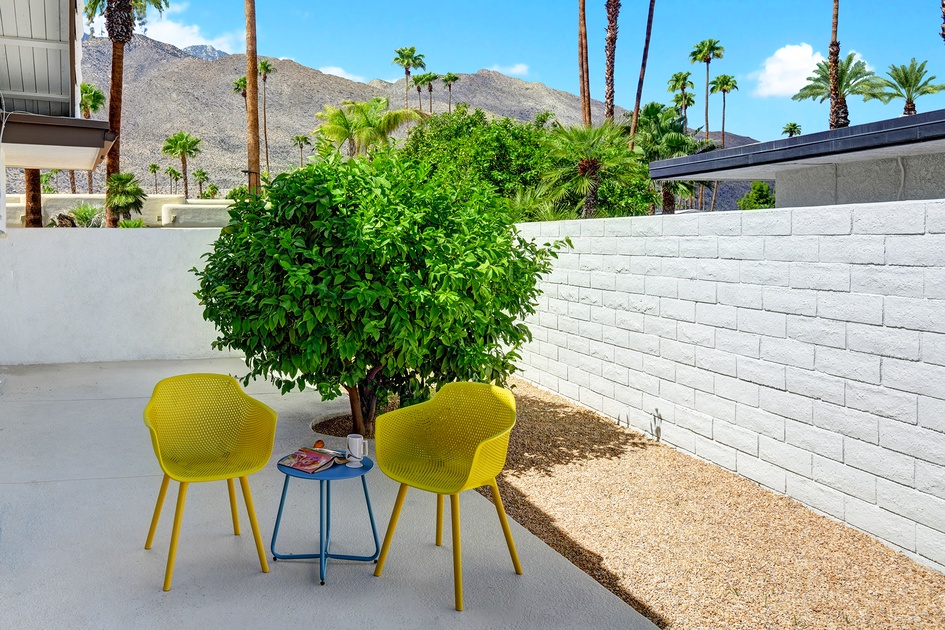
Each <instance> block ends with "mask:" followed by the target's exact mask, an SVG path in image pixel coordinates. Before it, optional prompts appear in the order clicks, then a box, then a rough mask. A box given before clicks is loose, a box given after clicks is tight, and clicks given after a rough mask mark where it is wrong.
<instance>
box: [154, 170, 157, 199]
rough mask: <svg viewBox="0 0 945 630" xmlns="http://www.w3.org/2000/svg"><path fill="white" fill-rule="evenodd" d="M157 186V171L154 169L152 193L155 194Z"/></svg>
mask: <svg viewBox="0 0 945 630" xmlns="http://www.w3.org/2000/svg"><path fill="white" fill-rule="evenodd" d="M157 186H158V184H157V171H155V172H154V194H155V195H156V194H158V191H157Z"/></svg>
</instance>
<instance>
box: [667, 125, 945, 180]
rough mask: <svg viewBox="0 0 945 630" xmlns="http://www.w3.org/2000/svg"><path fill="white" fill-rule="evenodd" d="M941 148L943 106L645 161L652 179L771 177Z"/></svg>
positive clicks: (944, 139)
mask: <svg viewBox="0 0 945 630" xmlns="http://www.w3.org/2000/svg"><path fill="white" fill-rule="evenodd" d="M933 153H945V110H937V111H934V112H926V113H924V114H916V115H914V116H901V117H899V118H893V119H890V120H880V121H877V122H872V123H867V124H864V125H855V126H852V127H846V128H844V129H833V130H830V131H823V132H820V133H812V134H808V135H802V136H795V137H794V138H784V139H781V140H775V141H773V142H759V143H756V144H747V145H744V146H740V147H735V148H733V149H723V150H720V151H710V152H709V153H703V154H699V155H688V156H686V157H681V158H674V159H672V160H660V161H657V162H652V163H651V164H650V177H652V178H653V179H656V180H667V179H668V180H716V181H725V180H759V179H760V180H774V179H776V178H777V174H778V173H779V172H784V171H790V170H796V169H799V168H804V167H808V166H817V165H822V164H844V163H848V162H859V161H870V160H881V159H886V158H902V157H909V156H913V155H925V154H933Z"/></svg>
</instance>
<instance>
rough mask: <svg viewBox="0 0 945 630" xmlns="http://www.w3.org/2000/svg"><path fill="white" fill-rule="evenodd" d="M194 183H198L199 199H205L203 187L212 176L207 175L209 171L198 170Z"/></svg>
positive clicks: (195, 172) (195, 173)
mask: <svg viewBox="0 0 945 630" xmlns="http://www.w3.org/2000/svg"><path fill="white" fill-rule="evenodd" d="M194 181H195V182H197V197H198V198H200V199H202V198H203V185H204V184H206V183H207V182H209V181H210V176H209V175H207V171H205V170H203V169H202V168H198V169H197V170H196V171H194Z"/></svg>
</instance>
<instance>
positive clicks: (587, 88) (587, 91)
mask: <svg viewBox="0 0 945 630" xmlns="http://www.w3.org/2000/svg"><path fill="white" fill-rule="evenodd" d="M584 5H585V0H578V67H579V68H580V81H581V120H582V121H583V123H584V126H585V127H590V126H591V80H590V77H589V76H588V74H589V73H590V71H589V69H588V65H587V20H586V18H585V11H584Z"/></svg>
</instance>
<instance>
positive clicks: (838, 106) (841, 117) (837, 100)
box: [827, 0, 850, 129]
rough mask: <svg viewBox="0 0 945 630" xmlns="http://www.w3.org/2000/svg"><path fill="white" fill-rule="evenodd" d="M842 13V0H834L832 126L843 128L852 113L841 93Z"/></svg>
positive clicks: (830, 57) (831, 80)
mask: <svg viewBox="0 0 945 630" xmlns="http://www.w3.org/2000/svg"><path fill="white" fill-rule="evenodd" d="M839 14H840V0H833V21H832V24H831V31H830V49H829V50H828V52H827V60H828V63H829V64H830V128H831V129H842V128H843V127H849V126H850V113H849V110H848V109H847V99H846V97H844V96H842V95H841V94H840V78H839V76H838V69H839V67H840V42H838V41H837V22H838V17H839Z"/></svg>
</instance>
